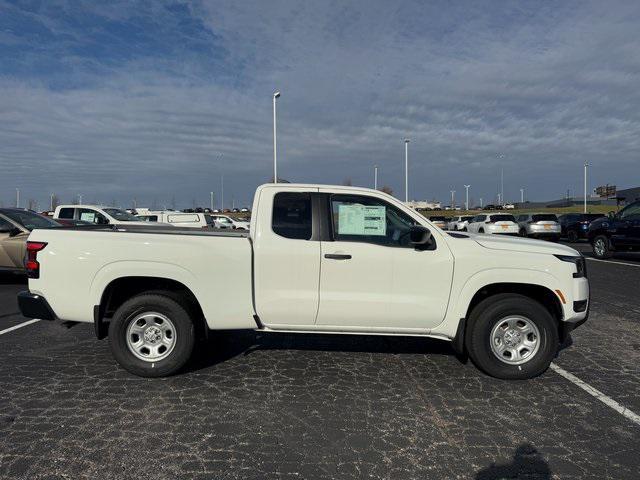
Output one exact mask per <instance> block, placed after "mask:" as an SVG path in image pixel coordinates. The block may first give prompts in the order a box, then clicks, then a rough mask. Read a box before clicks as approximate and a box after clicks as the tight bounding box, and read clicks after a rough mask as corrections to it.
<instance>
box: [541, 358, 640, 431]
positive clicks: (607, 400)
mask: <svg viewBox="0 0 640 480" xmlns="http://www.w3.org/2000/svg"><path fill="white" fill-rule="evenodd" d="M551 369H552V370H553V371H554V372H556V373H557V374H558V375H561V376H563V377H564V378H566V379H567V380H569V381H570V382H571V383H573V384H574V385H577V386H578V387H580V388H581V389H583V390H584V391H585V392H587V393H588V394H589V395H591V396H592V397H594V398H596V399H598V400H600V401H601V402H602V403H604V404H605V405H607V406H608V407H611V408H613V409H614V410H615V411H616V412H618V413H619V414H621V415H624V416H625V417H627V418H628V419H629V420H631V421H632V422H633V423H635V424H636V425H640V415H638V414H637V413H634V412H632V411H631V410H629V409H628V408H627V407H623V406H622V405H620V404H619V403H618V402H616V401H615V400H614V399H613V398H611V397H608V396H606V395H605V394H604V393H602V392H601V391H600V390H596V389H595V388H593V387H592V386H591V385H589V384H588V383H585V382H583V381H582V380H580V379H579V378H578V377H576V376H575V375H573V374H572V373H569V372H567V371H566V370H565V369H564V368H562V367H559V366H558V365H556V364H555V363H552V364H551Z"/></svg>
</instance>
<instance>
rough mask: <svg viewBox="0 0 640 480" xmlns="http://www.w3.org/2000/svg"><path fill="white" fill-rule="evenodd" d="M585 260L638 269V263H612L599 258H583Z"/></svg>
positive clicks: (639, 264) (639, 265)
mask: <svg viewBox="0 0 640 480" xmlns="http://www.w3.org/2000/svg"><path fill="white" fill-rule="evenodd" d="M585 258H586V259H587V260H593V261H594V262H604V263H613V264H614V265H628V266H629V267H640V263H626V262H613V261H611V260H600V259H599V258H591V257H585Z"/></svg>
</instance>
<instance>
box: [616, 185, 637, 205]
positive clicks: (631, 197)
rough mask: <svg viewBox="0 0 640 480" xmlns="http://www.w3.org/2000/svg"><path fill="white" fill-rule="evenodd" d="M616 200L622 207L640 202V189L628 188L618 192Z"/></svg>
mask: <svg viewBox="0 0 640 480" xmlns="http://www.w3.org/2000/svg"><path fill="white" fill-rule="evenodd" d="M616 199H617V200H618V201H619V202H620V204H622V205H627V204H629V203H632V202H635V201H637V200H640V187H634V188H626V189H624V190H618V191H617V192H616Z"/></svg>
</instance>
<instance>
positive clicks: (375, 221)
mask: <svg viewBox="0 0 640 480" xmlns="http://www.w3.org/2000/svg"><path fill="white" fill-rule="evenodd" d="M331 214H332V217H333V238H334V239H335V240H337V241H341V242H364V243H373V244H376V245H382V246H387V247H409V246H411V245H410V235H409V232H410V231H411V227H413V226H415V225H417V224H418V223H417V222H416V221H415V220H413V219H412V218H411V217H410V216H408V215H407V214H406V213H404V212H402V211H401V210H399V209H398V208H396V207H394V206H392V205H390V204H388V203H387V202H385V201H384V200H379V199H377V198H373V197H366V196H358V195H333V196H332V197H331Z"/></svg>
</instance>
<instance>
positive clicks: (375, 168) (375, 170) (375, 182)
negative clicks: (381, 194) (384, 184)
mask: <svg viewBox="0 0 640 480" xmlns="http://www.w3.org/2000/svg"><path fill="white" fill-rule="evenodd" d="M373 188H374V190H377V189H378V166H377V165H374V166H373Z"/></svg>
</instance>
